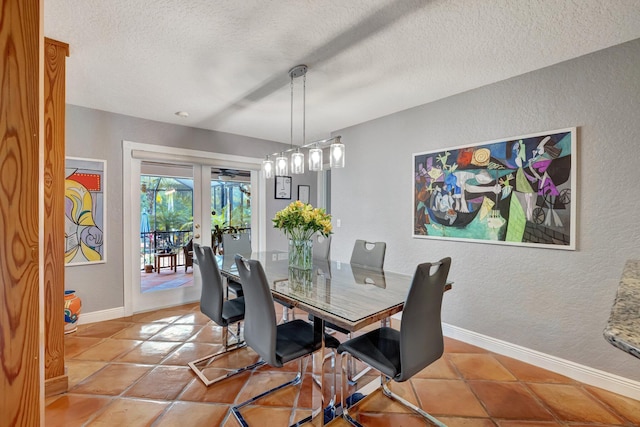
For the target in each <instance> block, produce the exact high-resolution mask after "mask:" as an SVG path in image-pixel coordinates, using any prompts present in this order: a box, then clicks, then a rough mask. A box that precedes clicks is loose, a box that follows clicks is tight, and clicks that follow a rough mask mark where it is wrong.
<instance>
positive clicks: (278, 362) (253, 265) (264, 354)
mask: <svg viewBox="0 0 640 427" xmlns="http://www.w3.org/2000/svg"><path fill="white" fill-rule="evenodd" d="M235 261H236V265H237V267H238V273H239V275H240V281H241V282H242V284H243V290H244V300H245V304H246V313H245V323H244V327H245V329H244V330H245V340H246V342H247V345H248V346H249V347H251V348H252V349H253V350H254V351H255V352H256V353H258V354H259V355H260V357H261V358H262V360H264V361H265V362H267V363H268V364H269V365H271V366H275V367H282V366H283V365H284V364H285V363H287V362H291V361H294V360H298V373H297V375H296V377H295V378H294V379H292V380H291V381H288V382H286V383H284V384H281V385H279V386H278V387H276V388H273V389H271V390H268V391H265V392H263V393H261V394H259V395H257V396H255V397H253V398H251V399H249V400H247V401H245V402H243V403H241V404H239V405H237V406H234V407H233V408H232V412H233V414H234V415H235V417H236V419H237V420H238V422H239V423H240V425H242V426H247V425H248V424H247V422H246V421H245V420H244V418H243V417H242V415H241V414H240V410H241V409H242V408H243V407H245V406H247V405H250V404H252V403H253V402H255V401H257V400H258V399H261V398H262V397H264V396H266V395H268V394H271V393H273V392H275V391H277V390H280V389H282V388H284V387H287V386H290V385H297V384H299V383H300V382H301V380H302V373H303V371H302V369H303V365H302V360H303V358H304V357H305V356H309V355H311V354H313V353H314V352H315V351H317V350H319V349H320V347H321V345H322V343H321V337H316V336H315V335H314V329H313V325H311V324H309V323H307V322H305V321H304V320H292V321H290V322H287V323H283V324H280V325H277V324H276V312H275V307H274V301H273V297H272V295H271V290H270V289H269V283H268V282H267V277H266V275H265V273H264V269H263V268H262V264H260V261H258V260H248V259H245V258H243V257H242V256H240V255H236V257H235ZM324 340H325V346H326V347H327V348H331V349H335V348H336V347H337V346H338V345H339V342H338V340H337V339H335V338H333V337H331V336H329V335H326V334H325V336H324ZM334 383H335V371H334ZM334 385H335V384H334ZM334 395H335V393H334Z"/></svg>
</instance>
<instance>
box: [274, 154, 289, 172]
mask: <svg viewBox="0 0 640 427" xmlns="http://www.w3.org/2000/svg"><path fill="white" fill-rule="evenodd" d="M288 174H289V161H288V160H287V158H286V157H284V154H281V155H280V156H279V157H276V176H287V175H288Z"/></svg>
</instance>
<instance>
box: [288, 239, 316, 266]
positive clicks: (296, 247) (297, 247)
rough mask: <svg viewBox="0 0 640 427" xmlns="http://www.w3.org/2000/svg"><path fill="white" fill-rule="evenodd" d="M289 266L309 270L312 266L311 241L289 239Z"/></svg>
mask: <svg viewBox="0 0 640 427" xmlns="http://www.w3.org/2000/svg"><path fill="white" fill-rule="evenodd" d="M289 267H291V268H297V269H300V270H311V268H312V267H313V241H312V240H310V239H307V240H296V239H289Z"/></svg>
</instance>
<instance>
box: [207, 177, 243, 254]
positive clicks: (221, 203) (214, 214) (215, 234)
mask: <svg viewBox="0 0 640 427" xmlns="http://www.w3.org/2000/svg"><path fill="white" fill-rule="evenodd" d="M250 177H251V173H250V172H249V171H238V170H233V171H231V170H230V169H216V168H212V170H211V247H212V248H213V250H214V252H215V253H220V249H221V248H222V234H224V233H236V232H239V233H251V178H250Z"/></svg>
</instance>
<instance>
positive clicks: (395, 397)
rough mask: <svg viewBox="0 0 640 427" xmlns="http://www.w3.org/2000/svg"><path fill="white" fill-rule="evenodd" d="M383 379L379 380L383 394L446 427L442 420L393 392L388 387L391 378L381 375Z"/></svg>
mask: <svg viewBox="0 0 640 427" xmlns="http://www.w3.org/2000/svg"><path fill="white" fill-rule="evenodd" d="M383 378H384V380H381V383H382V392H383V393H384V395H385V396H387V397H389V398H391V399H393V400H396V401H398V402H399V403H401V404H402V405H404V406H406V407H407V408H409V409H411V410H413V411H415V412H417V413H418V414H420V415H422V416H423V417H424V418H426V419H428V420H429V421H430V422H431V423H432V424H434V425H436V426H438V427H447V425H446V424H445V423H443V422H442V421H440V420H438V419H437V418H435V417H434V416H433V415H431V414H429V413H427V412H425V411H424V410H422V409H421V408H418V407H417V406H416V405H414V404H413V403H411V402H409V401H408V400H405V399H403V398H402V397H400V396H399V395H397V394H395V393H394V392H392V391H391V389H390V388H389V383H390V382H391V378H389V377H387V376H384V375H383Z"/></svg>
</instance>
